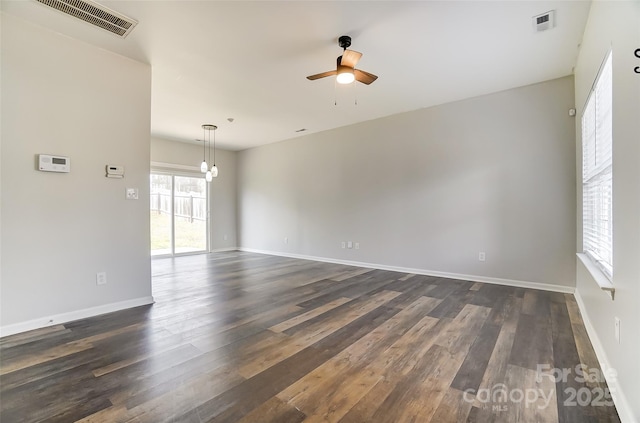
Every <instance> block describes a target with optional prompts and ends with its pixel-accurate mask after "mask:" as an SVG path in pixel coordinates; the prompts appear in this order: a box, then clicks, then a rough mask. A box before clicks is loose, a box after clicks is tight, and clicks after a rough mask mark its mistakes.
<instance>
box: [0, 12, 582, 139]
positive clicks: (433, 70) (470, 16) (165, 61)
mask: <svg viewBox="0 0 640 423" xmlns="http://www.w3.org/2000/svg"><path fill="white" fill-rule="evenodd" d="M99 2H100V3H102V4H104V5H105V6H107V7H110V8H111V9H113V10H116V11H118V12H120V13H123V14H125V15H127V16H129V17H131V18H133V19H136V20H138V21H139V24H138V26H137V27H136V28H135V29H134V30H133V32H132V33H131V34H130V35H129V36H128V37H127V38H125V39H120V38H118V37H116V36H114V35H112V34H110V33H108V32H106V31H103V30H100V29H98V28H95V27H93V26H91V25H89V24H86V23H84V22H82V21H78V20H75V19H74V18H71V17H68V16H66V15H64V14H62V13H59V12H57V11H54V10H51V9H49V8H47V7H46V6H43V5H41V4H39V3H37V2H35V1H34V0H21V1H6V0H4V1H2V10H3V11H4V12H6V13H10V14H13V15H16V16H19V17H22V18H24V19H27V20H29V21H33V22H35V23H37V24H40V25H43V26H46V27H48V28H51V29H53V30H54V31H57V32H60V33H62V34H65V35H68V36H71V37H74V38H77V39H80V40H84V41H86V42H88V43H91V44H94V45H97V46H100V47H102V48H105V49H107V50H111V51H113V52H116V53H119V54H122V55H125V56H128V57H130V58H132V59H135V60H139V61H142V62H145V63H149V64H151V66H152V81H153V82H152V113H151V114H152V121H151V131H152V134H153V135H154V136H157V137H161V138H168V139H174V140H180V141H193V140H194V139H196V138H202V130H201V128H200V125H201V124H203V123H213V124H216V125H218V127H219V129H218V131H217V133H216V135H217V141H218V145H219V146H220V147H222V148H227V149H232V150H241V149H245V148H249V147H253V146H257V145H261V144H266V143H271V142H275V141H280V140H284V139H289V138H293V137H296V136H299V135H302V134H299V133H296V132H295V131H296V130H298V129H301V128H306V129H307V131H306V132H305V134H308V133H313V132H318V131H323V130H327V129H331V128H336V127H339V126H344V125H350V124H353V123H357V122H362V121H366V120H370V119H376V118H379V117H383V116H388V115H392V114H396V113H401V112H405V111H410V110H415V109H419V108H423V107H429V106H433V105H436V104H442V103H446V102H451V101H455V100H460V99H463V98H469V97H473V96H477V95H481V94H486V93H491V92H496V91H501V90H505V89H509V88H513V87H518V86H523V85H528V84H532V83H536V82H541V81H545V80H549V79H553V78H558V77H562V76H566V75H569V74H571V73H572V70H573V66H574V64H575V61H576V57H577V54H578V46H579V43H580V41H581V38H582V33H583V31H584V27H585V23H586V20H587V16H588V12H589V6H590V2H587V1H528V2H527V1H455V0H449V1H407V2H404V1H387V2H383V1H340V2H330V1H278V2H276V1H255V2H249V1H226V2H222V1H126V0H122V1H99ZM549 10H555V11H556V22H557V26H556V28H554V29H552V30H550V31H546V32H542V33H534V31H533V24H532V17H533V16H535V15H538V14H541V13H544V12H547V11H549ZM340 35H350V36H351V37H352V38H353V44H352V46H351V49H353V50H357V51H360V52H362V53H363V57H362V59H361V60H360V63H359V64H358V66H357V67H358V68H360V69H363V70H366V71H368V72H371V73H374V74H376V75H378V76H379V79H378V80H377V81H376V82H374V83H373V84H371V85H369V86H366V85H362V84H359V83H358V84H357V85H356V86H354V85H349V86H338V87H337V88H336V87H335V83H334V78H325V79H321V80H317V81H308V80H307V79H306V78H305V76H307V75H310V74H314V73H319V72H323V71H327V70H331V69H334V68H335V59H336V57H337V56H339V55H340V53H341V49H340V48H339V47H338V45H337V39H338V37H339V36H340ZM356 98H357V105H355V104H354V103H355V99H356ZM336 99H337V101H338V105H337V106H336V105H334V101H335V100H336ZM230 117H232V118H234V119H235V120H234V122H233V123H230V122H228V121H227V118H230Z"/></svg>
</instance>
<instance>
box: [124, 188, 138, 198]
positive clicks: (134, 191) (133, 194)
mask: <svg viewBox="0 0 640 423" xmlns="http://www.w3.org/2000/svg"><path fill="white" fill-rule="evenodd" d="M126 193H127V200H137V199H138V188H127V191H126Z"/></svg>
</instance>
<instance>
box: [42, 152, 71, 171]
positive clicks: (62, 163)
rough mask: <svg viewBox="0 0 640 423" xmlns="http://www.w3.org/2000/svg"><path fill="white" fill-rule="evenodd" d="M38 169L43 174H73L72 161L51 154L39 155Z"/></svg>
mask: <svg viewBox="0 0 640 423" xmlns="http://www.w3.org/2000/svg"><path fill="white" fill-rule="evenodd" d="M38 169H39V170H41V171H43V172H62V173H69V172H71V159H70V158H68V157H63V156H52V155H49V154H40V155H38Z"/></svg>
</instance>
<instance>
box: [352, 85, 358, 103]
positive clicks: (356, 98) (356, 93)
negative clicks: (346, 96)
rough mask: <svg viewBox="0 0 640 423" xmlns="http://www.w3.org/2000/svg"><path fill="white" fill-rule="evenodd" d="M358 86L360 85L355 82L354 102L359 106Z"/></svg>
mask: <svg viewBox="0 0 640 423" xmlns="http://www.w3.org/2000/svg"><path fill="white" fill-rule="evenodd" d="M356 85H358V84H357V83H356V81H353V102H354V105H356V106H357V105H358V90H357V89H356Z"/></svg>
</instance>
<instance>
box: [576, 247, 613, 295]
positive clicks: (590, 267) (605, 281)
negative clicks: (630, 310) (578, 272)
mask: <svg viewBox="0 0 640 423" xmlns="http://www.w3.org/2000/svg"><path fill="white" fill-rule="evenodd" d="M576 255H577V256H578V258H579V259H580V261H581V262H582V264H584V267H586V268H587V271H588V272H589V273H590V274H591V277H592V278H593V280H595V281H596V283H597V284H598V286H599V287H600V289H602V290H603V291H606V292H608V293H609V295H610V296H611V299H612V300H613V298H614V296H615V293H616V289H615V288H614V286H613V284H612V283H611V281H610V280H609V278H607V276H606V275H605V274H604V273H603V272H602V270H600V269H599V268H598V266H596V265H595V264H594V263H593V262H592V261H591V259H589V257H587V255H586V254H584V253H577V254H576Z"/></svg>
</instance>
